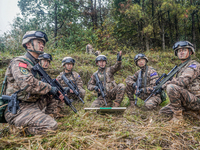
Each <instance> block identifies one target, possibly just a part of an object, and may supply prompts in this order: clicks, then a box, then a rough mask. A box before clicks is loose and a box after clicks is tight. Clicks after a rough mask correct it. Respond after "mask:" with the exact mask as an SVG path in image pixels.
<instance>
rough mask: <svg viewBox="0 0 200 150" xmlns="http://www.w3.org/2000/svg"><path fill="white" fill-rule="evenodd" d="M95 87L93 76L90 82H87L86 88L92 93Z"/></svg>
mask: <svg viewBox="0 0 200 150" xmlns="http://www.w3.org/2000/svg"><path fill="white" fill-rule="evenodd" d="M95 86H96V80H95V77H94V74H93V75H92V76H91V78H90V81H89V82H88V86H87V88H88V90H90V91H93V90H94V87H95Z"/></svg>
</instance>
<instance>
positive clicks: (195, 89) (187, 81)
mask: <svg viewBox="0 0 200 150" xmlns="http://www.w3.org/2000/svg"><path fill="white" fill-rule="evenodd" d="M199 75H200V64H199V63H198V62H197V61H195V60H190V61H189V62H188V63H187V64H186V65H185V66H184V67H182V68H181V69H180V70H179V71H178V72H177V74H176V78H173V79H172V81H168V82H167V83H166V84H164V85H163V87H162V88H163V89H165V88H166V91H167V95H168V96H169V99H170V104H168V105H167V106H165V107H163V108H162V109H161V110H160V113H164V114H169V115H172V114H173V113H174V112H176V111H180V110H181V111H189V110H194V111H196V110H200V90H199V85H200V76H199Z"/></svg>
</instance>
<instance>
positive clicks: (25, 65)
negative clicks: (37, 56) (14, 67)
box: [19, 63, 27, 68]
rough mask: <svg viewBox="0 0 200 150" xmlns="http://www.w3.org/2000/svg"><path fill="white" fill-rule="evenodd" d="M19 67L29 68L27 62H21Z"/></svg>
mask: <svg viewBox="0 0 200 150" xmlns="http://www.w3.org/2000/svg"><path fill="white" fill-rule="evenodd" d="M19 67H23V68H27V64H25V63H19Z"/></svg>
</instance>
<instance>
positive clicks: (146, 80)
mask: <svg viewBox="0 0 200 150" xmlns="http://www.w3.org/2000/svg"><path fill="white" fill-rule="evenodd" d="M134 62H135V64H136V65H137V66H138V67H140V70H138V71H137V72H136V73H135V74H134V75H133V76H128V77H127V78H126V84H127V85H126V93H127V96H128V98H129V100H130V104H131V107H134V105H135V104H134V103H135V102H134V95H133V94H136V88H135V86H136V81H137V79H138V75H139V73H140V72H141V71H142V85H141V89H140V94H139V98H140V99H142V100H145V99H146V98H147V97H148V96H149V95H150V94H151V92H152V90H153V87H154V86H156V80H157V79H158V78H159V76H158V73H157V72H156V70H155V69H154V68H153V67H151V66H147V62H148V58H147V57H146V56H145V55H144V54H137V55H136V56H135V57H134ZM161 102H162V101H161V98H160V95H159V94H157V95H154V96H152V97H151V98H150V99H149V100H148V101H146V102H145V108H147V109H148V110H151V109H154V108H156V107H157V106H158V105H159V104H160V103H161Z"/></svg>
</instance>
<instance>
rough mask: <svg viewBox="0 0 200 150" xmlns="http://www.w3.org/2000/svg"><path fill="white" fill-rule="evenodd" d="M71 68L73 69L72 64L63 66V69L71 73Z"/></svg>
mask: <svg viewBox="0 0 200 150" xmlns="http://www.w3.org/2000/svg"><path fill="white" fill-rule="evenodd" d="M73 67H74V65H73V63H67V64H65V69H67V70H68V71H71V70H72V69H73Z"/></svg>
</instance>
